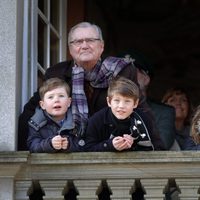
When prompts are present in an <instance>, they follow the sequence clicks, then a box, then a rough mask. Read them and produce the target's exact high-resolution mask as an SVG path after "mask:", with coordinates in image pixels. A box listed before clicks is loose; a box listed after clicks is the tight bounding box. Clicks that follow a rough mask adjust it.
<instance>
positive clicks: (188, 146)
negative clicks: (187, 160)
mask: <svg viewBox="0 0 200 200" xmlns="http://www.w3.org/2000/svg"><path fill="white" fill-rule="evenodd" d="M183 150H197V151H199V150H200V144H196V143H195V142H194V140H193V139H192V137H190V136H188V137H187V138H185V145H184V149H183Z"/></svg>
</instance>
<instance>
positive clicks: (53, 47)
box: [50, 30, 59, 65]
mask: <svg viewBox="0 0 200 200" xmlns="http://www.w3.org/2000/svg"><path fill="white" fill-rule="evenodd" d="M58 61H59V38H58V37H57V36H56V35H55V33H54V32H53V31H52V30H51V33H50V65H54V64H56V63H57V62H58Z"/></svg>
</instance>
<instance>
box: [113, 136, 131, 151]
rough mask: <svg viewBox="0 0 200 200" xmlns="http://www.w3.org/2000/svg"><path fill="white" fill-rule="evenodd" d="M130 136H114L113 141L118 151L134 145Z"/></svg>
mask: <svg viewBox="0 0 200 200" xmlns="http://www.w3.org/2000/svg"><path fill="white" fill-rule="evenodd" d="M129 137H131V136H129ZM129 137H128V136H126V135H125V137H121V136H118V137H115V138H113V141H112V143H113V146H114V148H115V149H116V150H118V151H122V150H124V149H129V148H131V146H132V144H131V138H129ZM132 143H133V142H132Z"/></svg>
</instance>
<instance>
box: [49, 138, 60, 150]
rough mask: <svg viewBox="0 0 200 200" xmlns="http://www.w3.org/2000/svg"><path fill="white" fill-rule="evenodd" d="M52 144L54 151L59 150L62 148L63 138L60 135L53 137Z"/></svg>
mask: <svg viewBox="0 0 200 200" xmlns="http://www.w3.org/2000/svg"><path fill="white" fill-rule="evenodd" d="M51 142H52V146H53V148H54V149H57V150H59V149H61V148H62V137H61V136H60V135H57V136H55V137H53V138H52V141H51Z"/></svg>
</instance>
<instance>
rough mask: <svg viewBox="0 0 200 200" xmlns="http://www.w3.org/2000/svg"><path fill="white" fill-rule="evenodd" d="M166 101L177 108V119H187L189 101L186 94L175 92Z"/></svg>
mask: <svg viewBox="0 0 200 200" xmlns="http://www.w3.org/2000/svg"><path fill="white" fill-rule="evenodd" d="M166 103H167V104H168V105H170V106H173V107H174V108H175V110H176V119H186V117H187V115H188V110H189V103H188V99H187V97H186V95H185V94H173V95H172V96H171V97H170V98H169V99H168V100H167V102H166Z"/></svg>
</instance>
